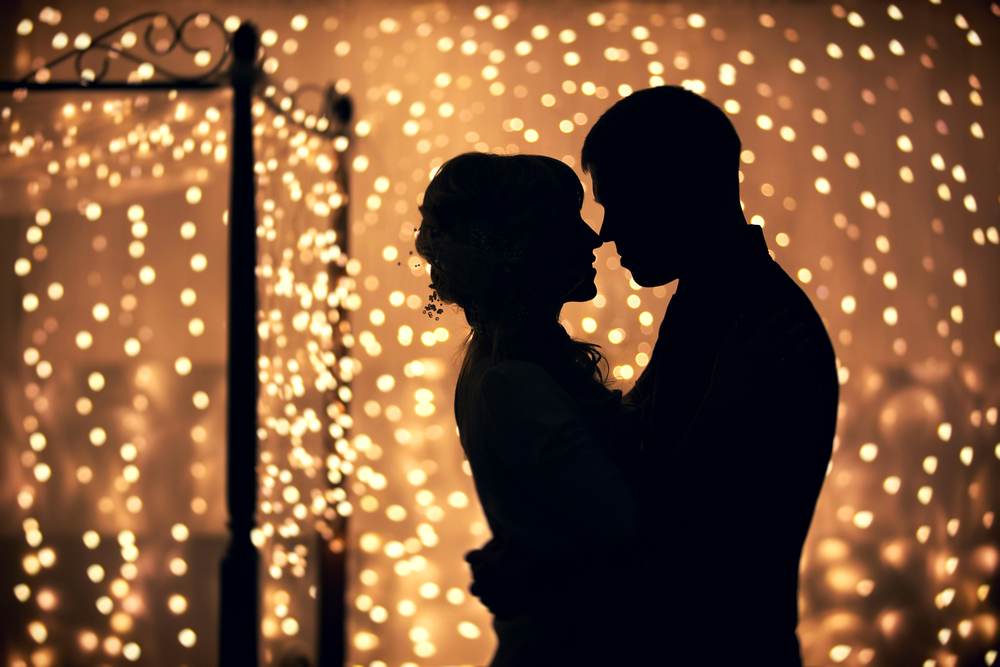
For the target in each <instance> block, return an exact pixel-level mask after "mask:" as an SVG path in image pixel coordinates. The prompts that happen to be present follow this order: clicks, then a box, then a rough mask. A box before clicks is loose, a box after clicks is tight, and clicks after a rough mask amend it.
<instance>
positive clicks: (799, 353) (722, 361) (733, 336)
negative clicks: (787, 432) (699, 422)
mask: <svg viewBox="0 0 1000 667" xmlns="http://www.w3.org/2000/svg"><path fill="white" fill-rule="evenodd" d="M805 330H806V327H805V324H804V323H803V322H801V321H799V320H797V319H796V318H793V317H792V315H791V313H789V311H788V310H782V311H779V312H778V313H777V314H775V315H773V316H772V317H771V318H770V319H769V320H767V321H766V322H765V323H764V324H762V325H761V326H760V327H758V328H757V330H756V331H753V332H750V331H748V330H747V325H746V322H745V320H744V318H743V316H740V319H739V320H737V322H736V326H735V327H733V330H732V332H730V334H729V337H728V338H727V339H726V342H725V343H724V344H723V346H722V349H721V350H720V351H719V354H718V356H717V357H716V359H715V370H714V372H713V373H712V387H711V391H710V393H712V394H719V393H721V394H723V395H725V396H734V395H743V396H745V395H748V394H750V392H752V391H759V390H760V389H761V388H762V385H763V384H766V383H767V381H768V380H771V379H776V378H781V380H782V384H783V385H786V386H787V383H788V381H789V380H793V379H794V378H795V376H797V375H800V374H802V372H803V371H804V370H805V369H806V367H807V364H808V359H809V339H808V338H806V333H805Z"/></svg>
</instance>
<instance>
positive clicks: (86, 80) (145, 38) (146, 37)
mask: <svg viewBox="0 0 1000 667" xmlns="http://www.w3.org/2000/svg"><path fill="white" fill-rule="evenodd" d="M143 22H146V25H145V29H142V27H141V25H142V23H143ZM192 26H194V27H197V28H207V27H209V26H215V27H216V28H218V30H219V34H220V35H221V36H222V45H221V53H219V54H215V53H214V52H213V50H212V49H209V48H207V47H204V46H196V45H193V44H191V43H190V42H189V41H188V39H189V36H188V35H187V34H186V32H187V31H188V29H189V28H191V27H192ZM128 28H135V29H136V30H137V31H138V32H141V33H142V42H143V44H144V45H145V46H146V48H147V49H148V50H149V52H150V53H151V54H152V55H151V57H150V58H142V57H140V56H136V55H134V54H132V53H131V52H130V51H129V50H128V49H129V48H131V46H129V47H126V46H124V45H123V44H122V43H121V41H120V40H119V41H114V40H113V38H114V37H115V36H117V35H118V34H119V33H122V31H125V30H126V29H128ZM157 31H165V32H166V35H167V36H166V38H165V39H161V40H158V41H154V40H155V37H156V33H157ZM127 34H128V33H127V32H126V33H123V35H122V36H124V35H127ZM133 37H135V35H134V33H133ZM232 43H233V35H232V34H231V33H229V32H228V31H227V30H226V27H225V24H224V23H223V22H222V21H221V20H220V19H219V18H218V17H217V16H215V15H213V14H210V13H208V12H198V13H196V14H190V15H188V16H187V17H185V18H183V19H182V20H181V21H180V22H178V21H177V20H176V19H174V18H172V17H171V16H170V15H168V14H164V13H162V12H146V13H144V14H139V15H138V16H135V17H133V18H131V19H129V20H128V21H125V22H124V23H120V24H118V25H116V26H115V27H113V28H111V29H109V30H106V31H105V32H103V33H101V34H100V35H97V36H96V37H94V38H93V39H91V40H90V42H89V43H87V44H86V45H82V46H76V45H74V46H73V47H69V48H70V50H69V51H68V52H67V53H64V54H62V55H60V56H58V57H56V58H55V59H53V60H51V61H49V62H47V63H45V64H44V65H42V66H41V67H39V68H38V69H36V70H34V71H32V72H31V73H29V74H28V75H27V76H25V77H24V78H23V79H21V80H20V81H18V82H17V84H16V85H18V86H23V87H32V84H43V85H45V84H48V85H50V86H52V85H57V83H58V84H60V85H62V86H63V87H65V86H67V85H74V86H84V87H89V86H94V87H97V86H126V85H146V86H148V85H150V84H156V83H177V84H211V83H215V84H218V85H221V84H223V83H225V82H224V81H221V80H220V79H221V78H222V77H220V76H218V75H219V74H220V73H222V72H224V71H225V69H226V66H227V65H228V64H229V63H230V61H231V60H232ZM178 48H180V49H181V50H182V51H185V52H187V53H190V54H192V55H193V56H194V57H195V59H196V62H195V64H196V65H197V57H198V54H200V53H205V54H206V56H205V57H206V58H207V61H206V66H207V64H208V63H210V62H213V61H214V62H215V65H214V66H213V67H212V68H211V69H209V70H206V71H205V72H204V73H201V74H198V75H196V76H188V75H184V74H179V73H177V72H174V71H171V70H169V69H167V68H165V67H163V66H158V65H156V64H155V63H154V62H151V61H153V60H155V59H157V58H163V57H165V56H167V55H169V54H171V53H172V52H174V51H175V50H176V49H178ZM94 52H101V53H103V58H102V60H101V63H100V65H99V66H98V68H96V69H95V68H92V67H87V66H85V63H84V58H85V57H86V56H87V55H88V54H90V53H94ZM119 58H122V59H125V60H128V61H130V62H132V63H136V64H137V65H138V66H139V67H138V69H136V70H134V71H133V72H131V73H130V75H129V77H128V79H127V80H126V81H114V82H111V81H105V77H106V76H107V74H108V70H109V69H110V67H111V61H113V60H117V59H119ZM70 60H72V62H73V67H74V69H75V71H76V75H77V80H76V81H75V82H53V81H51V78H52V69H53V68H55V67H57V66H58V65H60V64H62V63H64V62H66V61H70ZM146 65H148V66H149V69H148V70H147V71H144V69H143V67H144V66H146ZM154 77H158V78H159V79H160V81H155V80H153V79H154Z"/></svg>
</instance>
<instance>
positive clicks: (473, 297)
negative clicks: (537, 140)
mask: <svg viewBox="0 0 1000 667" xmlns="http://www.w3.org/2000/svg"><path fill="white" fill-rule="evenodd" d="M583 197H584V191H583V185H582V184H581V183H580V179H579V178H578V177H577V175H576V173H575V172H574V171H573V170H572V169H571V168H570V167H568V166H567V165H565V164H564V163H562V162H560V161H559V160H556V159H554V158H550V157H545V156H542V155H495V154H489V153H464V154H462V155H458V156H456V157H454V158H452V159H451V160H448V161H447V162H445V163H444V165H442V167H441V169H440V171H438V173H437V174H436V175H435V176H434V179H433V180H432V181H431V183H430V185H429V186H427V190H426V191H425V192H424V199H423V203H422V204H421V206H420V213H421V215H422V218H423V220H422V222H421V224H420V230H419V233H418V234H417V238H416V249H417V253H418V254H419V255H420V256H421V257H422V258H423V259H424V260H426V261H427V262H428V263H429V264H430V266H431V273H430V276H431V283H432V284H431V287H433V289H434V290H435V291H436V292H437V296H438V298H439V299H440V300H441V301H443V302H444V303H448V304H454V305H456V306H459V307H460V308H461V309H462V310H463V312H464V313H465V318H466V320H467V321H468V323H469V326H471V327H472V331H471V333H470V336H469V339H468V340H467V341H466V350H465V362H464V363H463V367H462V373H461V376H460V377H462V376H465V374H466V373H467V371H468V370H470V369H471V366H472V364H473V363H475V362H476V361H478V360H479V359H481V358H483V357H484V356H492V358H493V361H494V363H499V362H500V361H502V360H503V359H505V358H519V359H522V360H525V361H532V362H536V363H539V364H540V365H542V366H544V367H546V368H547V370H549V372H550V373H552V374H553V376H554V377H556V379H557V380H560V381H564V382H563V383H564V384H573V383H577V384H578V381H579V380H580V379H581V376H582V377H586V378H593V379H597V380H598V383H599V384H600V385H601V387H602V388H603V384H604V381H605V373H604V372H603V366H605V365H606V363H605V362H604V357H603V356H602V355H601V353H600V351H599V348H597V346H595V345H592V344H590V343H586V342H583V341H576V340H573V339H572V338H570V337H569V335H568V334H567V333H566V331H565V330H564V329H563V328H562V327H561V326H559V324H558V322H554V321H553V322H540V321H539V320H537V318H534V317H533V316H534V315H535V314H540V310H539V309H535V308H533V306H534V305H535V303H536V301H537V297H536V296H535V293H534V291H533V290H532V284H531V283H532V281H533V274H532V271H531V269H532V268H533V267H535V266H536V265H537V264H538V263H539V262H544V261H546V255H547V254H548V255H550V254H551V248H546V247H544V244H538V243H535V242H533V241H534V238H535V236H536V234H537V232H538V230H542V229H545V227H546V225H550V224H551V223H552V221H553V220H554V219H555V218H556V217H565V216H567V215H568V214H571V213H572V214H576V213H578V212H579V210H580V207H581V206H582V205H583ZM539 245H542V246H543V247H539ZM525 330H528V331H530V334H531V335H530V336H522V335H520V334H521V333H523V332H524V331H525ZM460 382H461V380H460Z"/></svg>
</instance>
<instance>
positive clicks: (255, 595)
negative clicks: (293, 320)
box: [219, 23, 260, 667]
mask: <svg viewBox="0 0 1000 667" xmlns="http://www.w3.org/2000/svg"><path fill="white" fill-rule="evenodd" d="M258 39H259V37H258V33H257V28H256V27H255V26H253V25H252V24H250V23H244V24H243V25H241V26H240V27H239V29H238V30H237V31H236V34H235V35H233V42H232V44H233V56H234V59H233V65H232V86H233V134H232V168H231V172H230V174H231V175H230V179H231V184H230V192H229V324H228V327H229V329H228V332H227V336H228V339H229V358H228V362H227V363H228V366H227V378H226V379H227V391H228V398H227V406H226V427H227V441H226V455H227V474H226V500H227V503H228V507H229V532H230V542H229V549H228V551H227V553H226V557H225V559H224V560H223V561H222V571H221V603H220V612H221V613H220V623H219V664H220V665H223V666H224V667H256V665H257V664H258V662H257V655H258V645H257V644H258V635H259V631H260V593H259V586H258V582H257V576H258V568H259V561H260V557H259V555H258V553H257V548H256V547H255V546H254V545H253V543H252V542H251V540H250V531H251V530H252V529H253V528H254V510H255V507H256V504H257V472H256V467H257V398H258V386H257V385H258V380H257V355H258V341H257V275H256V267H257V236H256V229H257V219H256V197H255V192H256V188H255V182H256V175H255V174H254V170H253V165H254V154H253V119H252V117H251V103H252V89H253V84H254V80H255V76H256V70H255V67H254V63H255V62H256V60H257V50H258V48H259V47H258Z"/></svg>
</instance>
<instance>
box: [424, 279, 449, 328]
mask: <svg viewBox="0 0 1000 667" xmlns="http://www.w3.org/2000/svg"><path fill="white" fill-rule="evenodd" d="M428 287H430V288H431V289H432V290H434V291H432V292H431V293H430V294H428V295H427V300H428V303H427V304H426V305H425V306H424V310H423V312H424V314H425V315H427V317H433V318H434V321H437V320H439V319H441V318H440V317H439V315H441V314H442V313H444V310H443V309H442V308H439V307H438V306H436V305H434V304H435V302H437V303H444V302H443V301H441V297H439V296H438V293H437V290H436V289H434V284H433V283H431V284H430V285H428Z"/></svg>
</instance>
